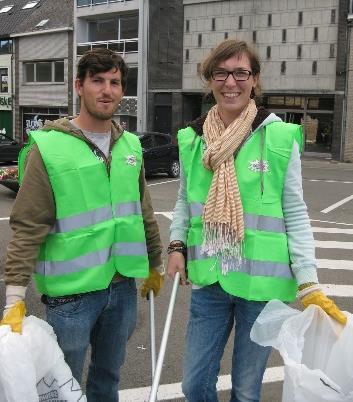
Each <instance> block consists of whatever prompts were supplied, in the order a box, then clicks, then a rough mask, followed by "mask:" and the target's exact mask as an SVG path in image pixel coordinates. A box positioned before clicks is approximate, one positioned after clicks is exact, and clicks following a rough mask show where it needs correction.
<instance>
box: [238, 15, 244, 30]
mask: <svg viewBox="0 0 353 402" xmlns="http://www.w3.org/2000/svg"><path fill="white" fill-rule="evenodd" d="M238 28H239V29H243V16H242V15H239V23H238Z"/></svg>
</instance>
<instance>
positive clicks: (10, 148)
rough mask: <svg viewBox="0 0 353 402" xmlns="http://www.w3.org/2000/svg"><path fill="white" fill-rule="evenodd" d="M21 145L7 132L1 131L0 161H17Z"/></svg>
mask: <svg viewBox="0 0 353 402" xmlns="http://www.w3.org/2000/svg"><path fill="white" fill-rule="evenodd" d="M20 149H21V145H20V144H19V143H18V142H17V141H16V140H14V139H13V138H11V137H9V136H8V135H6V134H3V133H0V162H16V161H17V158H18V153H19V152H20Z"/></svg>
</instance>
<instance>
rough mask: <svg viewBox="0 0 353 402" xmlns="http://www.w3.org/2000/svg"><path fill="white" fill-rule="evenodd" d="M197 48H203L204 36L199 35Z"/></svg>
mask: <svg viewBox="0 0 353 402" xmlns="http://www.w3.org/2000/svg"><path fill="white" fill-rule="evenodd" d="M197 46H198V47H201V46H202V34H198V35H197Z"/></svg>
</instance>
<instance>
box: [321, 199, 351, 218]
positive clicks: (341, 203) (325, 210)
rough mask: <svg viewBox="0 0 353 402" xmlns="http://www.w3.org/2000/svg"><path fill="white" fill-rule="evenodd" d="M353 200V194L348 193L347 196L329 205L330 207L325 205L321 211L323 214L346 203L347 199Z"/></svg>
mask: <svg viewBox="0 0 353 402" xmlns="http://www.w3.org/2000/svg"><path fill="white" fill-rule="evenodd" d="M350 200H353V194H352V195H350V196H349V197H346V198H343V200H341V201H338V202H336V203H335V204H333V205H331V206H330V207H327V208H325V209H323V210H322V211H320V212H322V213H323V214H327V213H328V212H331V211H333V210H334V209H336V208H338V207H340V206H341V205H343V204H345V203H347V202H348V201H350Z"/></svg>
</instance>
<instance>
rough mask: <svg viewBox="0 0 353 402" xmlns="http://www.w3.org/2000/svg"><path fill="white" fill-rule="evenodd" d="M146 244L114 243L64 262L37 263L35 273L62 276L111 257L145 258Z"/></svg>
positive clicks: (103, 261) (100, 262)
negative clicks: (111, 245)
mask: <svg viewBox="0 0 353 402" xmlns="http://www.w3.org/2000/svg"><path fill="white" fill-rule="evenodd" d="M146 254H147V249H146V243H115V244H114V245H113V247H109V248H106V249H103V250H99V251H96V252H94V253H90V254H86V255H83V256H80V257H78V258H74V259H72V260H66V261H39V262H38V263H37V264H36V273H38V274H41V275H54V276H55V275H64V274H70V273H73V272H80V271H82V270H85V269H87V268H89V267H95V266H97V265H101V264H102V263H105V262H107V261H108V260H109V259H110V258H111V256H112V255H117V256H129V257H133V256H145V255H146Z"/></svg>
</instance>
